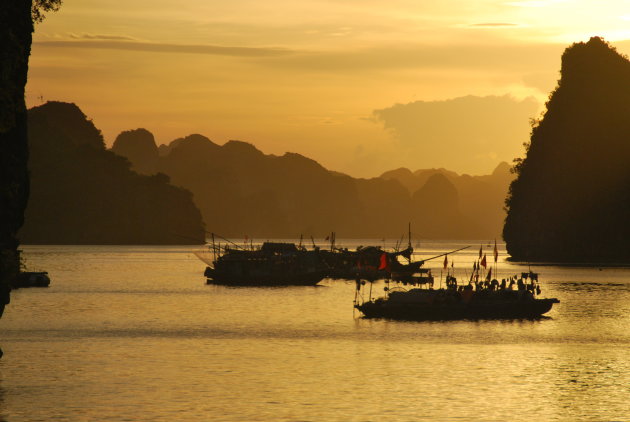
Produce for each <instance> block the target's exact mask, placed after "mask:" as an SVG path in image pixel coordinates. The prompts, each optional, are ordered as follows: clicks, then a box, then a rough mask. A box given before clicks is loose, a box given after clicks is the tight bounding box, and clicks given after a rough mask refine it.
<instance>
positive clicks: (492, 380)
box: [0, 242, 630, 421]
mask: <svg viewBox="0 0 630 422" xmlns="http://www.w3.org/2000/svg"><path fill="white" fill-rule="evenodd" d="M363 243H364V244H368V242H363ZM449 248H450V245H449V246H447V247H445V250H446V249H449ZM451 249H454V248H451ZM25 254H26V255H27V256H28V259H29V263H30V264H32V265H35V266H38V267H39V268H43V269H46V270H47V271H49V273H50V274H51V277H52V281H53V282H52V284H51V287H50V288H49V289H45V290H43V289H40V290H21V291H17V292H15V295H14V296H13V298H12V303H11V305H9V307H8V308H7V311H6V313H5V315H4V317H3V318H2V320H0V329H1V333H0V334H1V335H2V339H3V342H2V343H3V344H2V346H3V348H4V349H5V353H6V354H5V356H4V358H3V359H2V360H0V376H1V379H0V417H4V418H5V419H8V420H11V419H13V420H27V419H30V420H34V419H38V420H53V419H58V420H64V419H65V420H78V419H79V420H124V419H127V420H153V421H162V420H163V421H172V420H189V421H205V420H235V421H236V420H239V421H242V420H248V421H249V420H251V421H256V420H260V421H270V420H273V421H294V420H318V421H319V420H326V421H348V420H391V421H408V420H456V419H461V420H510V421H518V420H522V421H531V420H545V421H565V420H588V419H590V420H615V419H617V420H620V419H623V418H624V417H625V415H624V413H623V411H624V409H625V407H627V405H626V406H625V407H624V405H625V404H626V400H627V397H628V395H629V394H630V389H629V388H630V387H628V386H630V378H629V377H630V357H628V356H627V353H626V351H627V350H628V346H630V309H629V307H630V270H628V269H619V270H612V269H604V271H598V270H597V269H595V270H594V269H592V268H577V269H571V268H566V267H558V266H549V267H545V266H541V267H538V268H537V270H538V271H539V272H540V274H541V281H542V283H543V295H544V296H546V297H557V298H558V299H560V303H559V304H557V305H555V306H554V308H553V309H552V311H551V312H550V313H549V315H548V317H546V318H542V319H539V320H516V321H501V320H499V321H484V320H479V321H448V322H438V321H432V322H399V321H388V320H367V319H363V318H360V314H359V313H358V312H356V311H355V310H354V308H353V307H352V299H353V297H354V284H353V283H344V282H333V281H330V280H325V281H324V282H323V283H322V284H323V286H325V287H326V288H313V287H292V288H278V287H276V288H247V287H239V288H228V287H223V286H208V285H206V284H205V279H204V277H203V275H202V273H203V269H204V266H203V264H202V263H200V262H199V261H198V260H197V259H196V258H195V257H194V256H193V255H192V254H190V253H189V251H188V250H187V249H186V248H173V247H166V248H160V247H89V246H88V247H26V248H25ZM475 255H476V252H475V254H471V255H469V258H470V259H471V261H470V262H472V259H474V257H475ZM466 256H468V255H465V257H466ZM465 259H467V258H465ZM465 259H462V260H461V262H462V264H461V265H462V266H464V265H467V262H466V261H465ZM499 267H500V270H501V271H505V272H506V273H509V272H514V273H517V272H520V271H521V270H522V269H523V268H527V267H526V266H521V265H519V264H514V263H506V262H501V263H500V265H499ZM374 287H375V289H376V290H378V289H379V288H381V289H382V287H383V286H381V285H379V284H377V285H375V286H374ZM381 291H382V290H381Z"/></svg>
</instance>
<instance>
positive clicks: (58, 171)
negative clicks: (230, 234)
mask: <svg viewBox="0 0 630 422" xmlns="http://www.w3.org/2000/svg"><path fill="white" fill-rule="evenodd" d="M28 131H29V133H28V138H29V148H30V158H29V170H30V173H31V196H30V199H29V203H28V207H27V209H26V215H25V224H24V227H23V228H22V229H21V231H20V233H19V236H20V239H21V241H22V242H23V243H27V244H193V243H204V241H205V233H204V226H203V222H202V219H201V215H200V213H199V210H198V209H197V208H196V207H195V205H194V203H193V201H192V196H191V194H190V193H189V192H187V191H185V190H184V189H182V188H178V187H175V186H173V185H171V184H169V180H168V177H167V176H165V175H164V174H155V175H152V176H146V175H139V174H137V173H135V172H133V171H131V170H130V169H129V167H130V164H129V162H128V161H127V160H126V159H125V158H123V157H121V156H119V155H116V154H114V153H112V152H111V151H107V150H106V149H105V146H104V145H105V144H104V142H103V137H102V135H101V132H100V131H99V130H98V129H97V128H96V127H95V126H94V124H93V123H92V122H91V121H90V120H88V119H87V117H86V116H85V115H84V114H83V113H82V112H81V110H80V109H79V108H78V107H77V106H76V105H74V104H69V103H61V102H49V103H46V104H44V105H42V106H39V107H34V108H32V109H30V110H29V113H28ZM145 136H146V134H145Z"/></svg>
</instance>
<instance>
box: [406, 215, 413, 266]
mask: <svg viewBox="0 0 630 422" xmlns="http://www.w3.org/2000/svg"><path fill="white" fill-rule="evenodd" d="M407 248H408V249H409V250H410V251H411V253H410V254H409V257H408V258H407V261H409V263H410V264H411V255H412V254H413V250H412V248H411V221H410V222H409V243H408V244H407Z"/></svg>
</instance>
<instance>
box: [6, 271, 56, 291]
mask: <svg viewBox="0 0 630 422" xmlns="http://www.w3.org/2000/svg"><path fill="white" fill-rule="evenodd" d="M49 285H50V277H49V276H48V272H46V271H21V272H20V273H19V274H18V275H17V277H16V278H15V279H14V280H13V283H11V288H12V289H19V288H22V287H48V286H49Z"/></svg>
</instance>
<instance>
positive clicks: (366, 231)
mask: <svg viewBox="0 0 630 422" xmlns="http://www.w3.org/2000/svg"><path fill="white" fill-rule="evenodd" d="M134 132H135V133H137V140H134V137H133V136H132V134H133V133H134ZM146 139H148V137H147V135H146V130H145V129H136V130H132V131H125V132H123V133H122V134H121V135H120V136H119V137H118V138H117V139H116V142H115V143H114V146H113V147H112V150H113V151H116V152H118V153H120V154H122V155H125V156H126V157H127V158H128V159H129V160H130V161H131V162H132V165H133V166H134V168H135V169H136V170H138V171H144V170H143V169H146V168H154V169H155V171H159V172H162V173H164V174H167V175H168V176H169V177H170V178H171V180H172V182H173V183H174V184H176V185H179V186H182V187H184V188H186V189H188V190H190V191H191V192H193V195H194V200H195V203H196V204H197V206H198V207H199V208H200V210H201V212H202V214H203V217H204V221H205V223H206V225H207V227H208V228H209V230H212V231H215V232H219V233H222V234H224V235H226V236H232V237H235V238H240V237H243V236H245V235H247V236H249V237H252V236H254V237H267V238H273V237H288V238H296V237H299V235H300V234H303V235H305V236H310V235H313V236H319V237H321V236H322V235H324V234H326V233H329V232H330V231H333V230H334V231H336V232H337V233H338V236H340V237H355V238H360V237H372V238H381V237H390V238H391V237H399V236H400V235H401V233H403V232H404V231H405V229H406V226H407V223H408V222H411V223H412V225H413V228H414V232H415V233H417V234H418V235H419V236H421V237H425V238H451V239H455V238H458V239H467V238H475V239H477V238H493V237H497V236H499V235H500V232H501V228H502V224H503V218H504V212H503V210H502V208H503V201H504V199H505V193H506V192H507V186H508V184H509V182H510V181H511V177H512V176H511V174H510V173H509V165H507V164H506V163H503V164H501V165H499V167H498V168H497V170H496V171H495V173H493V174H492V175H488V176H467V175H462V176H459V175H457V174H456V173H454V172H449V171H447V170H443V169H442V170H435V171H431V170H420V171H418V172H415V173H411V171H409V170H407V169H399V170H395V171H392V172H387V173H385V174H383V175H382V176H380V177H375V178H371V179H357V178H353V177H350V176H348V175H345V174H342V173H338V172H334V171H329V170H327V169H326V168H324V167H323V166H322V165H320V164H319V163H317V162H316V161H314V160H312V159H310V158H307V157H304V156H302V155H300V154H296V153H286V154H284V155H282V156H275V155H266V154H264V153H262V152H261V151H260V150H258V149H257V148H256V147H255V146H254V145H252V144H249V143H246V142H241V141H229V142H227V143H226V144H224V145H218V144H216V143H214V142H212V141H211V140H210V139H208V138H206V137H205V136H203V135H199V134H194V135H190V136H187V137H184V138H179V139H176V140H174V141H173V142H171V143H170V144H169V145H161V146H160V147H156V146H155V145H145V146H144V147H142V148H143V150H144V151H145V154H138V153H137V150H139V149H140V148H139V147H138V145H136V146H132V145H128V144H134V143H136V144H140V143H142V144H144V143H145V140H146ZM156 149H157V150H158V151H159V154H158V156H157V157H156V155H155V150H156ZM125 151H136V152H134V153H133V154H131V153H125Z"/></svg>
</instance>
